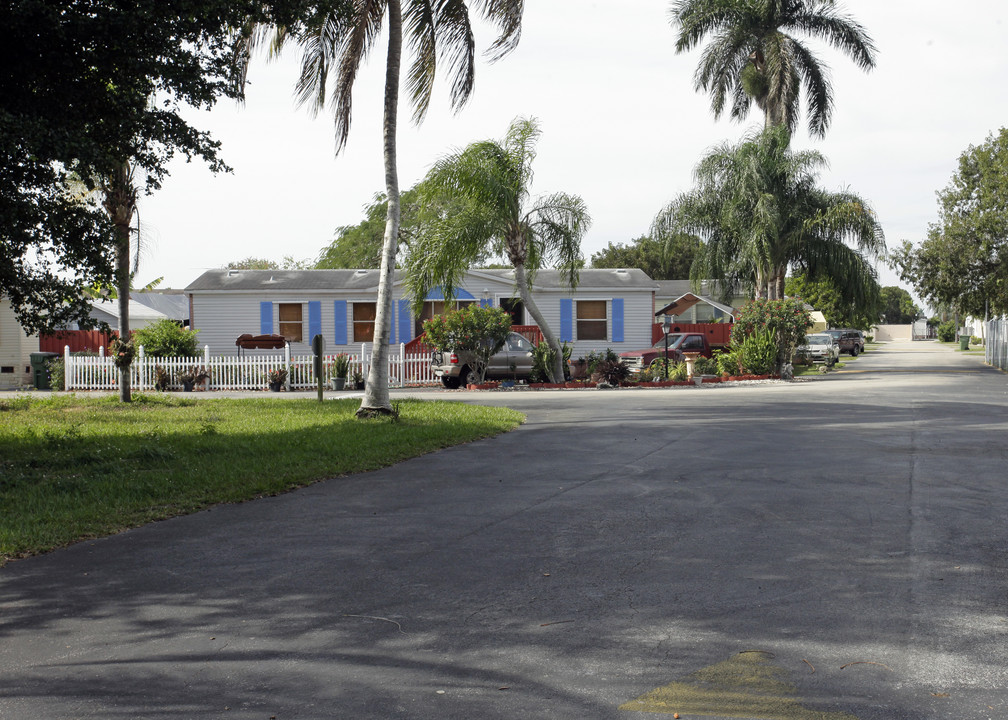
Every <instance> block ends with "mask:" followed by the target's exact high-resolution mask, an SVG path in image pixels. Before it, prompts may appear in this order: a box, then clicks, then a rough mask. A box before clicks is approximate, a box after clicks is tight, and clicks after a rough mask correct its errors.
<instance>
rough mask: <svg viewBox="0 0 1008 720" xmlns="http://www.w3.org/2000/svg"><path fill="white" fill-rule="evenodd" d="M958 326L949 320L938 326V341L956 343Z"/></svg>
mask: <svg viewBox="0 0 1008 720" xmlns="http://www.w3.org/2000/svg"><path fill="white" fill-rule="evenodd" d="M955 334H956V326H955V323H954V322H952V321H951V320H949V321H948V322H943V323H942V324H941V325H939V326H938V340H940V341H941V342H955Z"/></svg>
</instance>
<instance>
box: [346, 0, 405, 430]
mask: <svg viewBox="0 0 1008 720" xmlns="http://www.w3.org/2000/svg"><path fill="white" fill-rule="evenodd" d="M388 13H389V46H388V58H387V60H386V64H385V119H384V124H383V130H382V132H383V137H384V142H385V192H386V194H387V195H388V209H387V211H386V217H385V242H384V244H383V246H382V261H381V274H380V276H379V279H378V302H377V306H376V308H375V329H374V344H373V346H372V349H371V367H370V368H369V369H368V377H367V385H366V386H365V388H364V398H363V399H362V400H361V405H360V407H359V408H357V416H358V417H371V416H374V415H389V414H391V413H392V403H391V401H390V400H389V376H388V358H389V342H388V338H389V330H390V329H391V327H392V286H393V283H394V280H395V258H396V250H397V249H398V245H399V172H398V168H397V165H396V128H397V119H398V112H399V68H400V65H401V63H402V8H401V6H400V4H399V0H389V2H388Z"/></svg>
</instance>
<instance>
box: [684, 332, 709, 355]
mask: <svg viewBox="0 0 1008 720" xmlns="http://www.w3.org/2000/svg"><path fill="white" fill-rule="evenodd" d="M679 349H680V350H682V351H683V352H703V351H704V341H703V338H702V337H699V336H697V335H690V336H689V337H688V338H686V339H685V340H683V344H682V345H681V346H680V347H679Z"/></svg>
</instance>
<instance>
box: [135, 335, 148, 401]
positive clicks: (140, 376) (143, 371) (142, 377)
mask: <svg viewBox="0 0 1008 720" xmlns="http://www.w3.org/2000/svg"><path fill="white" fill-rule="evenodd" d="M136 359H137V360H138V361H139V362H138V363H136V364H137V386H138V387H137V390H139V391H140V392H143V390H144V382H145V381H146V379H147V363H146V362H145V361H144V346H143V345H137V357H136Z"/></svg>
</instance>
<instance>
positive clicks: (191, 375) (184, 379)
mask: <svg viewBox="0 0 1008 720" xmlns="http://www.w3.org/2000/svg"><path fill="white" fill-rule="evenodd" d="M178 381H179V382H180V383H182V390H183V391H185V392H192V389H193V385H195V384H196V373H195V371H194V370H193V368H186V369H185V370H179V373H178Z"/></svg>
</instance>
